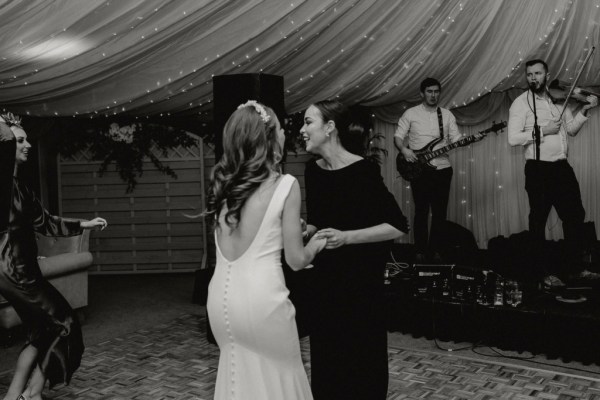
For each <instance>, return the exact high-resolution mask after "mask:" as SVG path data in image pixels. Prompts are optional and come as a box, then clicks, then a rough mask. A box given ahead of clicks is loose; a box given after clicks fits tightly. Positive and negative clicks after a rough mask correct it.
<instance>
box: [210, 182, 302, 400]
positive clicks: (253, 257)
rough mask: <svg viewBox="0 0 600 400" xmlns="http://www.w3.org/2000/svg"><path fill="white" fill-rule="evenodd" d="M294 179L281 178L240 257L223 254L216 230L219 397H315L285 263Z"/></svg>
mask: <svg viewBox="0 0 600 400" xmlns="http://www.w3.org/2000/svg"><path fill="white" fill-rule="evenodd" d="M294 181H295V178H294V177H292V176H291V175H284V176H283V177H282V178H281V179H280V181H279V183H278V184H277V185H278V186H277V187H276V189H275V191H274V193H273V196H272V198H271V200H270V203H269V205H268V207H267V210H266V213H265V216H264V218H263V220H262V222H261V224H260V227H259V228H258V232H257V233H256V236H255V237H254V239H253V240H252V242H251V244H250V246H249V247H248V249H247V250H246V251H245V252H244V253H243V254H242V255H241V256H240V257H238V258H237V259H235V260H228V259H227V258H225V257H224V256H223V254H222V253H221V250H220V248H219V242H218V240H217V235H216V233H215V243H216V258H217V260H216V261H217V262H216V268H215V273H214V275H213V278H212V279H211V282H210V285H209V292H208V302H207V310H208V315H209V319H210V325H211V328H212V330H213V333H214V336H215V339H216V341H217V344H218V345H219V349H220V351H221V354H220V358H219V370H218V373H217V383H216V387H215V397H214V398H215V399H218V400H225V399H227V400H237V399H243V400H269V399H273V400H283V399H285V400H295V399H298V400H304V399H312V395H311V391H310V386H309V383H308V378H307V376H306V372H305V370H304V366H303V365H302V359H301V357H300V344H299V339H298V331H297V327H296V320H295V314H296V310H295V308H294V306H293V304H292V303H291V302H290V300H289V298H288V295H289V291H288V289H287V287H286V285H285V280H284V276H283V270H282V264H281V251H282V249H283V237H282V212H283V206H284V203H285V200H286V198H287V196H288V194H289V192H290V189H291V187H292V184H293V183H294Z"/></svg>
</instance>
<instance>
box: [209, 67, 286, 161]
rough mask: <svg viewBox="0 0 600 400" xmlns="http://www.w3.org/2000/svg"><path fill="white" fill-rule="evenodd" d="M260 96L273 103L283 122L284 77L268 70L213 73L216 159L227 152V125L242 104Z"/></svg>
mask: <svg viewBox="0 0 600 400" xmlns="http://www.w3.org/2000/svg"><path fill="white" fill-rule="evenodd" d="M248 100H256V101H258V102H259V103H262V104H264V105H266V106H269V107H271V108H272V109H273V111H275V114H277V118H278V119H279V122H280V123H281V125H282V126H283V118H285V116H286V113H285V103H284V98H283V77H282V76H278V75H268V74H236V75H217V76H214V77H213V121H214V129H215V156H216V159H215V161H218V160H219V158H221V155H222V154H223V127H224V126H225V123H226V122H227V120H228V119H229V117H230V116H231V114H232V113H233V112H234V111H235V110H236V109H237V107H238V106H239V105H240V104H243V103H245V102H246V101H248Z"/></svg>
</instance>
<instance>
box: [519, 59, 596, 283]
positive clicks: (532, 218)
mask: <svg viewBox="0 0 600 400" xmlns="http://www.w3.org/2000/svg"><path fill="white" fill-rule="evenodd" d="M525 69H526V77H527V84H528V86H529V90H527V91H526V92H525V93H523V94H521V95H520V96H519V97H517V98H516V99H515V101H514V102H513V103H512V105H511V107H510V113H509V119H508V142H509V144H510V145H511V146H523V148H524V153H525V159H526V163H525V190H526V191H527V196H528V198H529V209H530V210H529V232H530V237H531V245H532V247H531V251H532V252H534V260H535V264H536V266H535V268H536V272H535V273H536V274H537V275H538V276H537V278H539V279H542V281H543V283H544V286H545V287H547V288H557V287H561V286H564V283H563V282H562V280H561V279H560V278H558V277H556V276H555V275H551V274H549V272H548V271H546V270H544V267H543V264H544V263H543V261H542V258H543V257H542V256H543V253H542V252H543V250H544V249H543V244H544V241H545V237H546V220H547V219H548V215H549V214H550V210H551V208H552V207H553V206H554V208H555V209H556V212H557V214H558V216H559V217H560V219H561V221H562V224H563V232H564V237H565V245H566V257H567V261H566V262H567V263H568V264H569V266H570V268H571V270H570V271H569V272H570V273H571V277H574V278H583V279H598V278H600V274H596V273H593V272H590V271H587V270H585V269H583V266H582V255H583V250H584V249H583V248H582V243H583V237H582V235H583V222H584V218H585V210H584V208H583V204H582V201H581V192H580V189H579V183H578V182H577V178H576V177H575V174H574V172H573V169H572V168H571V166H570V165H569V162H568V161H567V150H568V149H567V145H568V138H567V135H570V136H575V135H576V134H577V133H578V132H579V130H580V129H581V127H582V125H583V124H584V123H585V121H587V119H588V116H587V114H588V110H589V109H591V108H593V107H596V106H597V105H598V98H597V97H596V96H588V97H587V98H586V101H587V103H586V104H585V105H584V106H583V107H582V108H581V109H580V111H579V112H578V113H577V115H575V117H573V114H572V112H571V111H570V110H569V108H568V107H567V108H566V109H565V110H564V113H563V107H564V106H563V105H562V104H561V105H557V104H555V102H554V99H553V98H552V96H551V95H550V94H549V93H548V89H547V87H546V86H547V82H548V77H549V74H548V65H547V64H546V63H545V62H544V61H543V60H531V61H527V62H526V63H525ZM534 101H535V104H534V103H533V102H534ZM534 110H536V113H537V124H538V126H539V127H540V129H539V131H540V145H539V156H538V155H537V154H536V146H535V143H534V135H533V132H534V120H535V118H534ZM561 115H562V117H561Z"/></svg>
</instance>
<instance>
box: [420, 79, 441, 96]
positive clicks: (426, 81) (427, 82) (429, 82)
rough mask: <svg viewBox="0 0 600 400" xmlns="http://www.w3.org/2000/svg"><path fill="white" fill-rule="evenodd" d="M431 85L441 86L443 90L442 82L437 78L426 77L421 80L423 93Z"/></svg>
mask: <svg viewBox="0 0 600 400" xmlns="http://www.w3.org/2000/svg"><path fill="white" fill-rule="evenodd" d="M430 86H437V87H439V88H440V92H441V91H442V84H441V83H440V81H438V80H437V79H435V78H425V79H423V82H421V93H425V89H427V88H428V87H430Z"/></svg>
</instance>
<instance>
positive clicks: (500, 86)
mask: <svg viewBox="0 0 600 400" xmlns="http://www.w3.org/2000/svg"><path fill="white" fill-rule="evenodd" d="M0 20H1V21H2V23H1V24H0V37H1V38H2V39H1V40H0V57H1V59H0V107H2V108H4V109H6V110H9V111H12V112H14V113H18V114H22V115H32V116H80V117H97V116H102V117H104V116H105V115H106V116H114V115H117V116H119V115H133V116H159V115H171V116H186V117H199V118H200V119H210V117H211V115H212V112H211V99H212V77H213V76H214V75H222V74H237V73H255V72H263V73H268V74H275V75H282V76H283V77H284V80H285V90H286V93H285V101H286V108H287V111H288V113H294V112H298V111H301V110H303V109H305V108H306V107H307V106H308V105H309V104H310V103H311V102H313V101H316V100H320V99H324V98H334V97H337V98H338V99H340V100H341V101H343V102H345V103H347V104H362V105H365V106H369V107H371V109H372V110H373V114H374V115H375V117H376V121H377V125H376V126H377V128H378V130H379V131H381V132H385V133H386V135H387V142H386V146H387V147H388V149H389V150H390V154H391V155H395V151H394V150H393V147H392V144H391V135H392V134H393V124H394V123H395V122H396V121H397V119H398V117H399V116H400V115H401V114H402V112H403V111H404V110H405V108H406V107H407V106H410V105H413V104H415V103H417V102H418V101H419V100H420V97H419V88H418V84H419V82H420V81H421V80H422V79H423V78H424V77H426V76H432V77H436V78H438V79H439V80H440V81H441V82H442V85H443V96H442V102H441V103H442V104H441V105H442V106H446V107H448V108H451V109H453V112H454V113H455V115H456V116H457V120H458V121H459V124H460V125H461V126H462V127H463V132H464V133H470V132H472V131H476V130H477V129H479V128H480V127H484V128H485V127H486V126H487V125H489V123H490V121H491V119H492V118H494V119H496V120H501V119H504V120H506V119H507V118H508V113H507V110H508V105H510V100H511V99H512V98H514V97H515V95H517V94H518V93H520V91H521V90H519V89H522V88H524V87H525V80H524V73H523V72H524V66H523V64H524V61H526V60H528V59H532V58H543V59H545V60H546V61H547V62H548V64H549V65H550V72H551V74H552V78H554V77H558V78H560V79H561V80H563V81H566V82H569V81H572V80H573V79H574V78H575V76H576V75H577V73H578V72H579V71H580V70H582V68H581V67H582V64H583V60H584V59H585V56H586V55H587V54H588V53H589V52H590V51H591V48H592V46H594V45H596V44H597V43H598V39H599V38H600V26H599V25H600V24H599V21H600V0H569V1H567V0H435V1H434V0H336V1H332V0H305V1H302V0H287V1H281V0H264V1H260V0H237V1H224V0H177V1H164V0H109V1H107V0H102V1H100V0H85V1H81V0H0ZM579 84H580V85H581V86H598V85H599V84H600V56H596V57H592V59H591V61H590V62H589V63H588V65H587V66H586V68H584V69H583V71H582V73H581V78H580V81H579ZM596 112H597V111H596ZM594 124H595V125H594ZM599 124H600V123H598V121H596V122H593V123H589V124H588V125H587V126H586V128H585V129H587V130H591V127H595V128H598V125H599ZM585 129H584V130H585ZM582 132H583V131H582ZM588 133H591V132H588ZM582 136H587V137H589V136H591V135H587V134H585V133H582ZM498 137H499V138H502V139H498V140H497V142H494V141H491V140H490V141H489V142H487V144H485V145H481V146H478V145H474V146H473V150H465V149H463V150H465V151H461V150H457V151H456V152H454V153H453V157H454V158H455V160H454V161H455V163H457V164H458V165H455V179H454V183H453V185H454V186H455V187H453V192H452V193H453V196H454V197H455V198H453V199H452V200H451V204H450V216H451V217H455V220H457V221H458V222H462V223H463V224H464V225H466V226H468V227H469V228H470V229H472V230H473V231H474V233H475V235H476V237H477V239H478V240H479V242H480V244H485V242H486V241H487V240H488V239H489V238H490V237H492V236H493V235H496V234H510V233H514V232H517V231H519V230H522V229H526V215H527V206H526V197H524V196H525V194H524V190H523V185H522V178H520V175H522V168H521V167H522V154H521V152H520V151H518V150H519V149H509V148H507V146H506V138H505V135H504V136H498ZM494 140H496V139H494ZM583 143H584V145H583V146H580V147H581V149H580V151H581V152H586V151H587V152H590V151H593V152H596V151H597V150H600V149H599V146H600V145H599V144H598V142H597V141H596V142H594V143H593V144H592V143H588V142H583ZM591 145H593V146H596V147H592V148H590V146H591ZM469 149H470V148H469ZM573 151H578V150H577V147H576V148H575V149H573V150H572V153H571V156H572V157H573V156H574V154H573ZM472 152H475V153H476V155H477V157H473V154H472ZM586 154H587V153H586ZM590 154H591V153H590ZM496 156H498V158H502V159H503V160H504V161H503V164H502V165H497V166H495V167H494V168H491V169H490V171H491V170H493V171H491V172H492V173H493V177H496V176H500V177H503V179H510V178H511V177H514V178H515V179H511V180H510V181H511V182H518V185H513V186H514V188H512V189H511V190H514V193H512V194H511V193H509V197H508V198H507V201H511V199H512V200H513V201H517V199H518V201H519V202H520V203H523V205H522V208H524V209H522V210H518V216H513V217H510V216H506V215H503V217H502V218H506V221H510V222H509V223H505V226H503V225H502V224H503V222H502V221H499V220H498V218H499V217H498V215H497V214H501V215H502V214H503V213H502V212H500V211H501V210H499V209H498V208H497V207H498V205H493V203H494V202H491V201H487V200H490V197H489V196H492V197H491V199H496V200H497V197H495V196H494V195H493V194H490V193H488V191H486V190H485V189H481V186H482V185H486V184H488V183H489V182H490V181H493V179H492V177H490V176H487V177H485V176H482V177H481V178H475V177H474V176H476V174H475V175H470V172H469V171H470V170H471V169H472V168H468V167H469V165H470V164H471V163H474V161H473V160H475V159H476V158H480V159H481V161H482V162H485V161H489V160H491V159H492V158H493V157H496ZM578 156H579V157H577V159H578V160H581V159H582V158H583V159H585V158H586V157H582V155H581V154H579V155H578ZM587 158H590V159H592V157H589V156H588V157H587ZM392 159H393V157H391V156H390V157H388V159H387V160H386V166H385V168H384V175H385V176H386V182H387V183H388V185H389V186H390V187H394V191H395V194H396V196H397V197H398V199H399V201H401V202H402V203H403V204H405V202H406V201H408V202H409V203H408V204H407V205H406V206H405V207H404V206H403V208H405V211H406V212H409V213H410V211H409V210H410V208H411V204H410V201H411V199H410V196H409V194H408V193H409V192H406V190H405V189H407V187H406V185H405V182H403V181H401V180H399V179H398V178H397V177H396V176H395V175H394V171H393V167H392V165H393V160H392ZM519 163H521V164H519ZM586 167H587V166H586V165H582V166H581V169H582V171H583V170H585V168H586ZM484 169H485V168H479V169H477V171H478V172H481V170H484ZM460 171H462V173H463V174H465V176H469V185H466V184H463V183H465V182H460V179H458V178H457V176H458V175H459V174H460V173H461V172H460ZM580 173H583V174H585V173H584V172H580ZM579 178H580V181H582V180H583V184H582V195H583V196H584V198H586V196H592V197H589V198H586V199H585V200H586V202H587V204H586V206H587V207H588V215H589V214H591V216H592V219H593V216H596V215H597V216H599V217H600V211H599V210H597V209H595V208H594V207H596V206H595V204H596V196H597V195H596V194H595V193H596V192H598V191H599V189H598V188H597V186H598V185H597V182H596V180H595V179H596V178H595V176H594V174H593V173H591V172H590V173H587V174H586V176H579ZM494 179H496V178H494ZM519 179H520V180H521V181H519ZM586 179H587V180H586ZM474 185H478V186H477V187H475V186H474ZM463 186H464V187H465V189H464V190H467V191H468V192H469V195H468V196H467V197H469V199H468V203H463V202H462V201H463V200H464V201H466V200H467V199H466V196H464V195H463V194H460V195H459V194H456V195H455V193H459V192H460V190H459V189H461V188H462V187H463ZM497 186H502V185H496V188H497ZM583 186H589V187H590V188H592V189H591V190H590V192H593V194H590V193H583V192H584V190H583V189H584V188H583ZM464 204H471V205H472V206H473V207H474V209H478V208H481V213H485V216H484V215H483V214H482V215H479V214H477V213H476V212H475V211H473V210H472V211H471V213H470V215H471V217H468V218H470V219H468V220H465V218H467V217H466V215H467V213H466V212H463V211H464V210H463V208H462V207H463V206H462V205H464ZM590 208H591V209H590ZM590 211H591V213H590ZM492 214H493V215H494V218H493V220H494V221H496V220H498V221H496V222H490V223H487V222H486V224H485V225H486V226H484V227H482V226H480V223H481V222H480V221H484V220H485V221H488V220H489V218H490V216H491V215H492ZM475 217H478V218H477V219H476V220H475V222H473V221H474V218H475ZM488 225H489V226H488Z"/></svg>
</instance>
